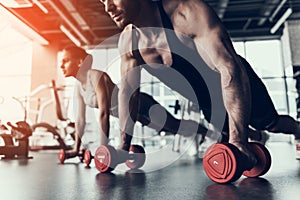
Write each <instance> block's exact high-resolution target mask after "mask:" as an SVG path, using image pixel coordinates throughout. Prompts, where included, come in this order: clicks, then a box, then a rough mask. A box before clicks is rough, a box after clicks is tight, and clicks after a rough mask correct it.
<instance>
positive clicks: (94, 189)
mask: <svg viewBox="0 0 300 200" xmlns="http://www.w3.org/2000/svg"><path fill="white" fill-rule="evenodd" d="M267 147H268V148H269V150H270V152H271V154H272V159H273V162H272V166H271V169H270V171H269V172H268V173H267V174H266V175H265V176H263V177H261V178H245V177H241V178H240V179H239V180H238V181H237V182H235V183H233V184H227V185H220V184H215V183H213V182H212V181H211V180H209V179H208V178H207V176H206V175H205V174H204V171H203V167H202V161H201V159H195V158H194V157H192V156H189V155H186V154H183V155H180V156H178V154H177V153H174V152H173V153H170V155H169V156H168V157H166V160H169V162H164V161H163V160H161V157H160V156H161V155H162V154H164V153H161V152H156V153H153V155H154V156H153V157H151V156H149V159H147V161H146V162H147V163H146V165H145V167H144V168H142V169H141V170H138V171H135V172H132V171H126V170H127V168H126V166H125V165H124V164H123V165H119V166H118V167H117V168H116V170H115V171H114V172H113V173H111V174H101V173H98V171H97V170H96V168H95V167H94V165H93V164H92V165H91V167H90V168H87V167H85V165H84V164H82V163H80V162H79V159H78V158H74V159H71V160H68V161H66V163H65V164H64V165H61V164H58V160H57V152H55V151H54V152H53V151H52V152H49V151H41V152H30V155H32V156H33V157H34V158H33V159H30V160H0V199H3V200H10V199H13V200H27V199H28V200H36V199H43V200H44V199H55V200H60V199H63V200H67V199H71V200H74V199H80V200H82V199H122V200H123V199H126V200H127V199H139V200H140V199H165V200H167V199H171V200H175V199H185V200H188V199H210V200H217V199H222V200H232V199H246V200H247V199H256V200H258V199H264V200H267V199H270V200H297V199H300V163H299V161H298V160H296V159H294V155H295V150H294V145H291V144H289V143H287V142H281V143H279V142H270V143H268V145H267ZM155 156H156V157H157V159H155ZM172 157H173V158H176V159H171V158H172ZM160 163H161V165H160Z"/></svg>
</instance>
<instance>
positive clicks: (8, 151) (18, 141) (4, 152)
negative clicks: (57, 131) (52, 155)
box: [0, 121, 32, 159]
mask: <svg viewBox="0 0 300 200" xmlns="http://www.w3.org/2000/svg"><path fill="white" fill-rule="evenodd" d="M7 125H9V126H10V127H11V131H10V132H11V134H6V133H2V134H0V138H1V139H2V140H3V142H4V146H0V157H1V159H30V158H32V157H30V156H28V151H29V142H28V138H29V137H30V136H31V135H32V129H31V127H30V125H29V124H28V123H26V122H24V121H20V122H17V123H16V125H17V126H15V125H13V124H11V123H10V122H8V123H7ZM7 130H8V129H7Z"/></svg>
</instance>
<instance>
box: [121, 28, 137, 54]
mask: <svg viewBox="0 0 300 200" xmlns="http://www.w3.org/2000/svg"><path fill="white" fill-rule="evenodd" d="M132 32H133V25H132V24H129V25H127V26H126V27H125V28H124V30H123V31H122V32H121V34H120V38H119V42H118V48H119V53H120V55H128V54H130V53H131V51H132Z"/></svg>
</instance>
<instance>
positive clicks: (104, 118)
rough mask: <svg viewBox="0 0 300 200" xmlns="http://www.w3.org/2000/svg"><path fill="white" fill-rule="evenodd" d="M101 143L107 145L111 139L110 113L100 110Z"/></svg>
mask: <svg viewBox="0 0 300 200" xmlns="http://www.w3.org/2000/svg"><path fill="white" fill-rule="evenodd" d="M99 122H100V143H101V145H107V144H108V141H109V128H110V123H109V113H107V112H103V113H102V112H100V118H99Z"/></svg>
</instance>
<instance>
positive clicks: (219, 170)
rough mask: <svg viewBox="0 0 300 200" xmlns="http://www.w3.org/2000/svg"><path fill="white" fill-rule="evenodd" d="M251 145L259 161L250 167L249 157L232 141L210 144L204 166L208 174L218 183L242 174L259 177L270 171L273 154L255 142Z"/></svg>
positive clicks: (205, 155)
mask: <svg viewBox="0 0 300 200" xmlns="http://www.w3.org/2000/svg"><path fill="white" fill-rule="evenodd" d="M249 147H250V150H251V152H253V153H254V155H255V157H256V159H257V163H256V164H255V165H254V166H253V167H252V168H251V169H249V166H247V163H248V162H247V157H246V156H245V155H244V154H242V153H241V152H240V151H239V149H238V148H237V147H236V146H234V145H232V144H230V143H216V144H214V145H212V146H210V147H209V148H208V149H207V150H206V152H205V154H204V157H203V168H204V171H205V173H206V174H207V176H208V177H209V178H210V179H211V180H212V181H214V182H216V183H230V182H234V181H236V180H238V179H239V178H240V177H241V176H242V175H244V176H246V177H259V176H262V175H264V174H265V173H267V172H268V170H269V169H270V167H271V162H272V160H271V155H270V153H269V151H268V149H267V148H266V147H265V146H264V145H262V144H260V143H255V142H250V143H249Z"/></svg>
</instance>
